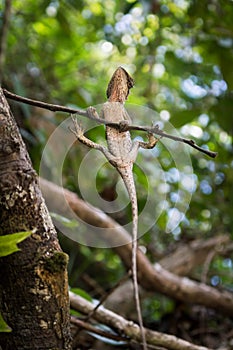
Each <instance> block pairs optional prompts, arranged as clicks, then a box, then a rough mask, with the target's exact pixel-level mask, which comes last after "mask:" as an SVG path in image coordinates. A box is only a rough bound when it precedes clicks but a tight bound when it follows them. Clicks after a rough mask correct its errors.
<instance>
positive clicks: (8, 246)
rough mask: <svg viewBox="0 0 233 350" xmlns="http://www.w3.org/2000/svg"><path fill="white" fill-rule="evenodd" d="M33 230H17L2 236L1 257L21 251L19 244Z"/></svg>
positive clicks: (0, 243) (0, 241)
mask: <svg viewBox="0 0 233 350" xmlns="http://www.w3.org/2000/svg"><path fill="white" fill-rule="evenodd" d="M31 234H32V231H25V232H17V233H12V234H10V235H5V236H1V237H0V257H2V256H6V255H9V254H12V253H15V252H17V251H19V250H20V249H19V248H18V247H17V244H18V243H20V242H22V241H23V240H24V239H26V238H27V237H29V236H30V235H31Z"/></svg>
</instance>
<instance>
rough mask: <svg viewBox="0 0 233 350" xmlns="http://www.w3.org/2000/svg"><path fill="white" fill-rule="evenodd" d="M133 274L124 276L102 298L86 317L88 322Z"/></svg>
mask: <svg viewBox="0 0 233 350" xmlns="http://www.w3.org/2000/svg"><path fill="white" fill-rule="evenodd" d="M131 275H132V273H131V271H129V273H128V274H127V275H125V276H123V277H122V278H121V279H120V281H118V282H117V283H116V284H115V285H114V286H113V287H112V288H111V289H110V290H109V291H108V293H105V294H104V295H103V296H102V298H101V299H100V301H99V303H98V304H97V305H96V306H95V307H94V309H93V310H92V311H91V312H90V313H89V314H88V315H87V316H86V318H85V321H88V320H89V319H90V318H91V317H92V316H93V314H94V313H95V312H96V310H97V309H98V308H99V307H100V306H101V305H102V304H103V303H104V302H105V301H106V299H107V298H108V297H109V296H110V295H111V294H112V293H113V292H114V291H115V290H116V289H117V288H118V287H120V286H121V285H122V284H123V283H124V282H125V281H127V280H128V279H129V277H131Z"/></svg>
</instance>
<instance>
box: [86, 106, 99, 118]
mask: <svg viewBox="0 0 233 350" xmlns="http://www.w3.org/2000/svg"><path fill="white" fill-rule="evenodd" d="M87 115H88V116H89V117H90V118H93V117H94V118H99V115H98V113H97V110H96V109H95V107H92V106H90V107H88V108H87Z"/></svg>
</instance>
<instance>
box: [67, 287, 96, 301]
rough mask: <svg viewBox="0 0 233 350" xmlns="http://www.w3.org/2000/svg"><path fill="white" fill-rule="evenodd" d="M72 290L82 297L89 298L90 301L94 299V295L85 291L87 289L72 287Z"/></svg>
mask: <svg viewBox="0 0 233 350" xmlns="http://www.w3.org/2000/svg"><path fill="white" fill-rule="evenodd" d="M71 292H73V293H74V294H77V295H80V297H82V298H84V299H86V300H88V301H92V297H91V296H90V295H89V294H88V293H87V292H85V290H83V289H80V288H71Z"/></svg>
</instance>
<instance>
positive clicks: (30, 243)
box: [0, 89, 71, 350]
mask: <svg viewBox="0 0 233 350" xmlns="http://www.w3.org/2000/svg"><path fill="white" fill-rule="evenodd" d="M0 222H1V225H0V235H6V234H12V233H16V232H20V231H28V230H32V234H31V236H30V237H29V238H27V239H26V240H25V241H23V242H22V243H20V244H19V247H20V249H21V250H20V251H19V252H16V253H14V254H11V255H8V256H6V257H2V258H0V312H1V314H2V316H3V318H4V320H5V321H6V323H7V324H8V326H10V327H11V328H12V332H10V333H0V348H1V347H2V349H4V350H8V349H9V350H12V349H17V350H18V349H24V350H25V349H30V350H31V349H50V350H52V349H65V350H66V349H71V337H70V317H69V299H68V281H67V270H66V268H67V262H68V258H67V255H66V254H64V253H63V252H62V251H61V248H60V246H59V243H58V240H57V235H56V231H55V228H54V226H53V224H52V221H51V218H50V216H49V213H48V210H47V207H46V205H45V202H44V199H43V198H42V195H41V192H40V189H39V186H38V178H37V175H36V173H35V171H34V170H33V167H32V164H31V161H30V159H29V155H28V153H27V151H26V148H25V145H24V143H23V141H22V138H21V136H20V134H19V131H18V128H17V125H16V123H15V120H14V118H13V116H12V114H11V112H10V108H9V106H8V103H7V101H6V99H5V97H4V95H3V92H2V90H1V89H0Z"/></svg>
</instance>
